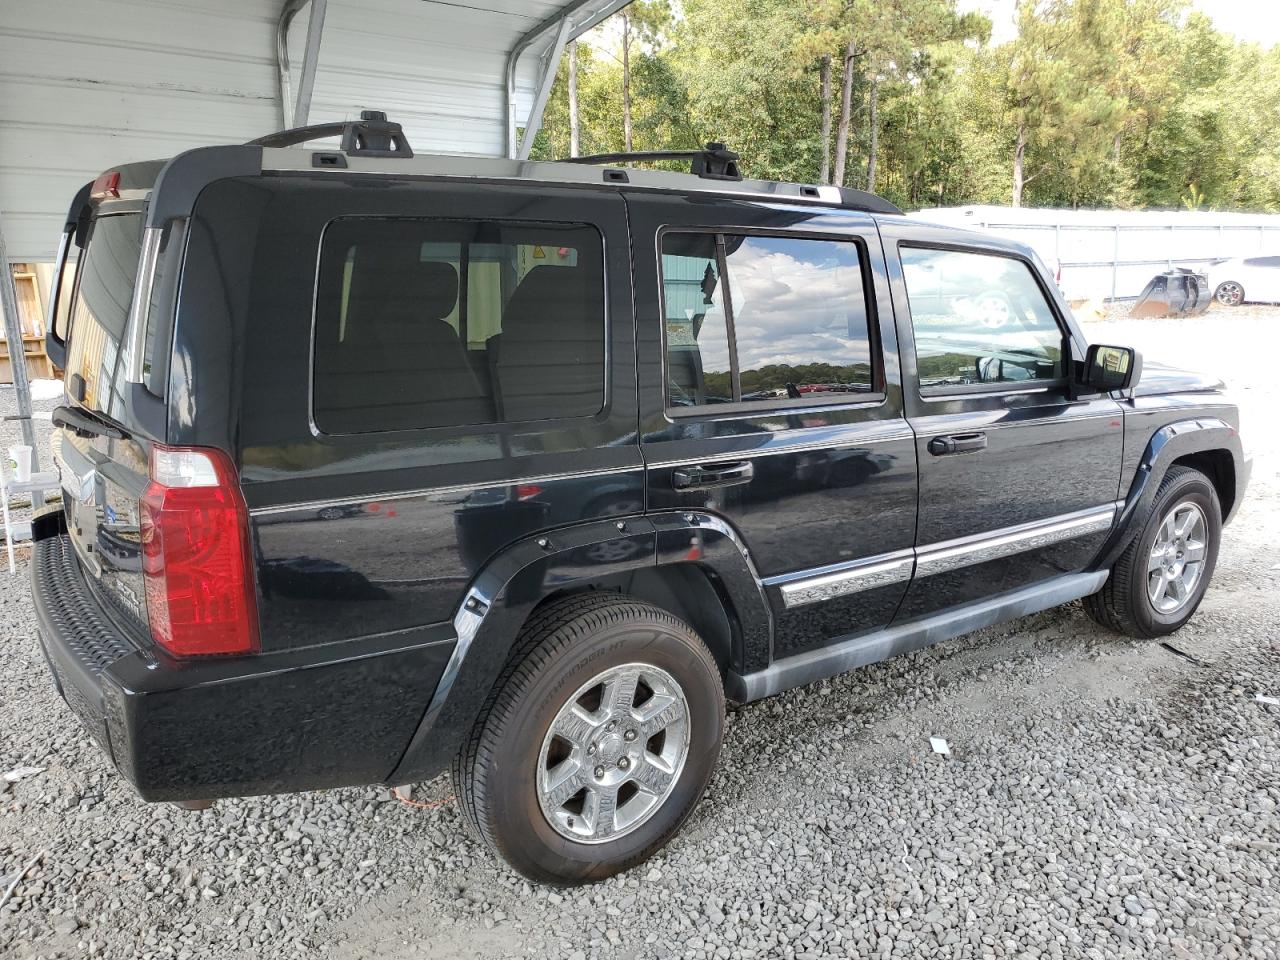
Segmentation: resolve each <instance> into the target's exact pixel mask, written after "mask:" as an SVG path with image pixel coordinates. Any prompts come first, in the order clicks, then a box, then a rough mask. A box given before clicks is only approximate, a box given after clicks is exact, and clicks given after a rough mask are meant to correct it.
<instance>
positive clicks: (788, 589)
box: [764, 550, 916, 610]
mask: <svg viewBox="0 0 1280 960" xmlns="http://www.w3.org/2000/svg"><path fill="white" fill-rule="evenodd" d="M915 562H916V559H915V551H914V550H902V551H900V552H898V553H896V554H882V555H881V556H879V557H872V558H870V559H869V560H859V561H856V562H854V563H850V564H841V565H838V566H835V567H825V568H823V569H824V570H825V571H826V572H823V573H818V574H817V575H814V571H804V572H803V573H802V574H800V575H798V576H796V575H793V576H782V577H770V578H769V579H767V580H765V581H764V584H765V585H766V586H777V587H778V592H779V593H781V594H782V605H783V606H784V607H786V608H787V609H788V610H790V609H791V608H792V607H801V606H804V605H805V604H807V603H818V602H819V601H821V600H833V599H835V598H836V597H843V596H846V595H847V594H850V593H859V592H860V591H863V590H874V589H875V588H876V587H887V586H888V585H889V584H891V583H902V582H904V581H906V580H910V579H911V571H912V568H913V567H914V566H915Z"/></svg>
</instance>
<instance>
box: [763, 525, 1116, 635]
mask: <svg viewBox="0 0 1280 960" xmlns="http://www.w3.org/2000/svg"><path fill="white" fill-rule="evenodd" d="M1121 506H1123V503H1122V502H1121V503H1109V504H1105V505H1103V506H1099V507H1090V508H1088V509H1086V510H1078V511H1075V512H1073V513H1065V514H1061V515H1059V516H1056V517H1050V518H1048V519H1047V520H1036V521H1034V522H1032V523H1022V524H1017V525H1015V526H1011V527H1001V528H1000V529H998V530H992V531H990V532H988V533H980V534H977V535H975V536H970V537H959V538H957V539H954V540H944V541H942V542H941V543H935V544H931V545H930V546H927V547H922V548H918V549H909V550H899V551H896V552H894V553H883V554H879V555H877V556H874V557H866V558H864V559H862V560H856V561H853V562H851V563H847V564H838V565H835V566H829V567H819V568H815V569H812V570H801V571H799V572H797V573H789V574H783V575H781V576H775V577H770V578H768V579H766V580H765V581H763V582H764V585H765V586H769V587H777V588H778V592H779V593H780V594H781V596H782V605H783V607H785V608H786V609H788V610H789V609H791V608H793V607H800V606H804V605H805V604H809V603H817V602H819V601H822V600H831V599H834V598H835V597H842V596H846V595H848V594H851V593H858V592H860V591H863V590H874V589H876V588H877V587H884V586H888V585H889V584H893V583H901V582H903V581H905V580H910V579H911V577H912V576H913V574H914V576H916V577H929V576H933V575H935V574H939V573H949V572H950V571H952V570H959V569H961V568H962V567H969V566H973V565H975V564H979V563H986V562H988V561H990V560H999V559H1001V558H1003V557H1009V556H1013V555H1014V554H1017V553H1024V552H1026V551H1028V550H1039V549H1041V548H1043V547H1048V546H1052V545H1053V544H1055V543H1061V542H1063V541H1065V540H1072V539H1075V538H1076V537H1083V536H1087V535H1089V534H1091V533H1101V532H1102V531H1104V530H1109V529H1110V528H1111V526H1112V525H1113V524H1114V523H1115V519H1116V513H1117V511H1118V510H1119V509H1120V507H1121Z"/></svg>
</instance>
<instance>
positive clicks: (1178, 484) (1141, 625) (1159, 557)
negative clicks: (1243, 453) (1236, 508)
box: [1084, 466, 1222, 639]
mask: <svg viewBox="0 0 1280 960" xmlns="http://www.w3.org/2000/svg"><path fill="white" fill-rule="evenodd" d="M1221 538H1222V507H1221V505H1220V504H1219V503H1218V492H1217V490H1215V489H1214V486H1213V484H1212V483H1211V482H1210V481H1209V478H1208V477H1206V476H1205V475H1204V474H1203V473H1201V472H1200V471H1198V470H1193V469H1192V468H1190V467H1177V466H1175V467H1171V468H1170V469H1169V472H1168V473H1167V474H1166V475H1165V478H1164V480H1163V482H1162V483H1161V484H1160V488H1159V489H1158V490H1157V491H1156V496H1155V500H1154V502H1153V503H1152V505H1151V512H1150V514H1149V515H1148V516H1147V521H1146V523H1145V524H1144V525H1143V528H1142V532H1141V533H1139V534H1138V536H1137V537H1135V538H1134V540H1133V542H1132V543H1130V544H1129V546H1128V547H1126V548H1125V551H1124V553H1122V554H1121V555H1120V559H1118V560H1117V561H1116V563H1115V566H1113V567H1112V568H1111V576H1110V577H1108V578H1107V582H1106V583H1104V584H1103V585H1102V589H1101V590H1099V591H1098V592H1097V593H1095V594H1093V595H1092V596H1090V597H1086V598H1085V601H1084V609H1085V612H1086V613H1088V614H1089V616H1090V617H1092V618H1093V619H1094V620H1095V621H1097V622H1098V623H1099V624H1101V625H1102V626H1104V627H1107V628H1108V629H1110V630H1114V631H1115V632H1116V633H1122V634H1126V635H1128V636H1130V637H1137V638H1142V639H1148V638H1154V637H1163V636H1166V635H1168V634H1170V633H1173V632H1174V631H1175V630H1179V629H1181V628H1182V626H1183V624H1185V623H1186V622H1187V621H1188V620H1190V619H1191V617H1192V616H1193V615H1194V614H1195V612H1196V609H1197V608H1198V607H1199V606H1200V601H1201V600H1202V599H1204V594H1205V591H1206V590H1207V589H1208V587H1209V581H1210V579H1211V578H1212V577H1213V569H1214V566H1215V565H1216V564H1217V562H1218V544H1219V541H1220V540H1221Z"/></svg>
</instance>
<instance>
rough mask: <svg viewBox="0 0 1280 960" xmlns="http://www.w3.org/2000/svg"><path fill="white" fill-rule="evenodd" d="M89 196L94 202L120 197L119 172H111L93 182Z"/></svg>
mask: <svg viewBox="0 0 1280 960" xmlns="http://www.w3.org/2000/svg"><path fill="white" fill-rule="evenodd" d="M89 196H90V198H92V199H94V200H109V199H111V198H113V197H118V196H120V171H119V170H111V171H109V172H108V173H104V174H103V175H102V176H100V177H98V179H97V180H95V181H93V186H91V187H90V188H89Z"/></svg>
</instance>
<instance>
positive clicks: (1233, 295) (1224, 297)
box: [1213, 280, 1244, 307]
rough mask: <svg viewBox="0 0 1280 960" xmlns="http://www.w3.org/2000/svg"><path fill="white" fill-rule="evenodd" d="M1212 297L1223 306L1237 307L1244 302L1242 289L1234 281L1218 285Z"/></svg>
mask: <svg viewBox="0 0 1280 960" xmlns="http://www.w3.org/2000/svg"><path fill="white" fill-rule="evenodd" d="M1213 295H1214V296H1215V297H1216V298H1217V300H1218V302H1219V303H1221V304H1223V305H1224V306H1228V307H1238V306H1239V305H1240V304H1241V303H1243V302H1244V287H1242V286H1240V284H1238V283H1236V282H1235V281H1234V280H1227V281H1225V282H1223V283H1220V284H1218V289H1217V290H1215V291H1214V294H1213Z"/></svg>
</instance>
